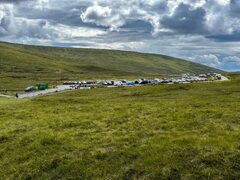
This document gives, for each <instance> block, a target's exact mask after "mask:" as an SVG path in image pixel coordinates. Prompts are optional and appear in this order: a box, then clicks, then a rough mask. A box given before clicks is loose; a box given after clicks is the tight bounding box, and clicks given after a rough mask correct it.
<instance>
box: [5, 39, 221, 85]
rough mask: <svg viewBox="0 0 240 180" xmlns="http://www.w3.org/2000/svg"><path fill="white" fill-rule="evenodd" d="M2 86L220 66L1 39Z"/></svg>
mask: <svg viewBox="0 0 240 180" xmlns="http://www.w3.org/2000/svg"><path fill="white" fill-rule="evenodd" d="M0 69H1V71H0V89H19V88H23V87H26V86H28V85H31V84H33V83H34V84H35V82H38V81H46V82H50V83H52V84H55V83H58V81H65V80H78V79H103V78H134V77H152V76H166V75H173V74H181V73H187V72H189V73H207V72H209V71H216V72H220V70H217V69H214V68H211V67H208V66H204V65H201V64H197V63H194V62H190V61H186V60H182V59H177V58H173V57H169V56H163V55H156V54H143V53H137V52H126V51H115V50H103V49H80V48H60V47H45V46H30V45H20V44H11V43H4V42H0Z"/></svg>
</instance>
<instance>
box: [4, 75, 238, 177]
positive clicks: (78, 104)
mask: <svg viewBox="0 0 240 180" xmlns="http://www.w3.org/2000/svg"><path fill="white" fill-rule="evenodd" d="M234 78H235V80H233V81H230V82H219V83H203V84H189V85H172V86H171V85H170V86H169V85H165V86H150V87H149V86H147V87H138V88H137V87H133V88H113V89H93V90H90V91H79V92H69V93H64V94H58V95H54V96H45V97H40V98H37V99H34V100H18V101H17V100H6V99H3V98H0V107H1V108H0V122H1V123H0V129H1V131H0V176H1V177H2V178H3V179H6V178H10V179H16V178H19V179H25V178H27V179H31V178H32V179H46V178H47V179H50V178H52V179H59V178H62V179H71V178H72V179H76V178H78V179H84V178H85V179H92V178H93V179H97V178H100V179H134V178H135V179H179V178H182V179H240V171H239V170H240V141H239V139H240V119H239V117H240V112H239V106H240V77H239V76H237V75H235V77H234Z"/></svg>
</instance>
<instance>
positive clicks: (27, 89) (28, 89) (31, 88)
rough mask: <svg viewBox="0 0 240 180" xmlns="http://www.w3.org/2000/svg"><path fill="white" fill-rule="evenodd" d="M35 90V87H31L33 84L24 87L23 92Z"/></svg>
mask: <svg viewBox="0 0 240 180" xmlns="http://www.w3.org/2000/svg"><path fill="white" fill-rule="evenodd" d="M34 90H35V88H34V87H33V86H30V87H27V88H26V89H25V92H32V91H34Z"/></svg>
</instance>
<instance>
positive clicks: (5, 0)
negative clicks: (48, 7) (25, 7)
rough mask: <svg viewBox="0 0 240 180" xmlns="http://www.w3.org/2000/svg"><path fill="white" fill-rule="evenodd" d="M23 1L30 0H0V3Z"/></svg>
mask: <svg viewBox="0 0 240 180" xmlns="http://www.w3.org/2000/svg"><path fill="white" fill-rule="evenodd" d="M23 1H31V0H0V4H1V3H20V2H23Z"/></svg>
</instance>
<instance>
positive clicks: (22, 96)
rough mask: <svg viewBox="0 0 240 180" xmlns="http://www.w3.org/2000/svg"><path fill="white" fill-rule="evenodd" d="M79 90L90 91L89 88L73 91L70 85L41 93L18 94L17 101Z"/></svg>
mask: <svg viewBox="0 0 240 180" xmlns="http://www.w3.org/2000/svg"><path fill="white" fill-rule="evenodd" d="M81 89H90V88H84V87H83V88H80V89H75V88H73V87H71V86H70V85H60V86H57V87H56V88H52V89H47V90H43V91H33V92H28V93H19V94H18V98H19V99H24V98H34V97H37V96H40V95H46V94H53V93H58V92H64V91H69V90H81Z"/></svg>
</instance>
